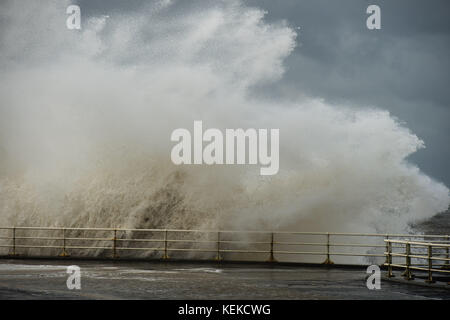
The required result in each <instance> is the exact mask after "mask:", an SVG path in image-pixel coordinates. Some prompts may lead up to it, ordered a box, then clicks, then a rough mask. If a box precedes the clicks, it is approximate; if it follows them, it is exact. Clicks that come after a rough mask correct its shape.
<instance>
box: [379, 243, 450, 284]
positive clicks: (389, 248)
mask: <svg viewBox="0 0 450 320" xmlns="http://www.w3.org/2000/svg"><path fill="white" fill-rule="evenodd" d="M444 239H445V240H444ZM444 239H442V240H440V241H439V242H419V241H405V240H392V239H385V240H384V241H385V242H386V253H385V254H386V263H385V266H387V268H388V277H394V274H393V272H392V269H393V267H397V268H401V269H404V270H405V271H404V273H403V276H404V277H405V279H407V280H412V279H414V275H413V273H412V270H417V271H419V272H425V273H426V282H428V283H433V282H435V281H434V280H433V273H435V274H440V275H444V276H446V277H445V279H450V258H449V249H450V243H449V241H448V237H445V238H444ZM394 247H395V248H400V250H397V252H395V251H396V249H395V248H394ZM394 259H396V260H397V261H394ZM403 259H404V263H402V262H401V260H403ZM439 262H440V263H439ZM446 281H447V282H449V280H446ZM449 283H450V282H449Z"/></svg>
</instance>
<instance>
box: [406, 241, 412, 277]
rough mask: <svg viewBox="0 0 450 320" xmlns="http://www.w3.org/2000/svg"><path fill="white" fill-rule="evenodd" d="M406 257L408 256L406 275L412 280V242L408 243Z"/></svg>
mask: <svg viewBox="0 0 450 320" xmlns="http://www.w3.org/2000/svg"><path fill="white" fill-rule="evenodd" d="M405 258H406V269H405V273H404V276H405V278H406V280H412V279H413V275H412V273H411V244H409V243H407V244H406V253H405Z"/></svg>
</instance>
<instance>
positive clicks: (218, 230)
mask: <svg viewBox="0 0 450 320" xmlns="http://www.w3.org/2000/svg"><path fill="white" fill-rule="evenodd" d="M12 229H16V230H21V229H22V230H63V229H65V230H79V231H91V230H92V231H114V230H116V231H137V232H139V231H141V232H203V233H217V232H221V233H246V234H249V233H255V234H257V233H260V234H270V233H274V234H299V235H327V234H329V235H330V236H364V237H405V238H446V239H448V238H449V237H450V236H449V235H430V234H393V233H354V232H319V231H317V232H312V231H274V230H220V229H137V228H110V227H108V228H96V227H92V228H91V227H90V228H85V227H16V226H13V227H2V226H0V230H12ZM396 241H398V240H396Z"/></svg>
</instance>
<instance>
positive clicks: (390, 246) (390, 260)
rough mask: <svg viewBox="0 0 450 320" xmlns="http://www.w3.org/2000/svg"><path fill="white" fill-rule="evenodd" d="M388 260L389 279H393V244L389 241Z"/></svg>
mask: <svg viewBox="0 0 450 320" xmlns="http://www.w3.org/2000/svg"><path fill="white" fill-rule="evenodd" d="M386 243H387V247H388V248H387V260H388V277H389V278H393V277H394V275H393V274H392V242H391V241H389V240H388V241H387V242H386Z"/></svg>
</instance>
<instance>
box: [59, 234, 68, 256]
mask: <svg viewBox="0 0 450 320" xmlns="http://www.w3.org/2000/svg"><path fill="white" fill-rule="evenodd" d="M62 240H63V251H62V253H61V254H60V256H61V257H67V256H68V254H67V252H66V228H62Z"/></svg>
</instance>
